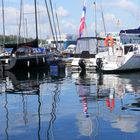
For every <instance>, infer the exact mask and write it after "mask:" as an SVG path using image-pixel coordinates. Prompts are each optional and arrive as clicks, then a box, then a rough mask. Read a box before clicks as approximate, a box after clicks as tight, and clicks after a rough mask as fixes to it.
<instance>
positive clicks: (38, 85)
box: [0, 70, 65, 140]
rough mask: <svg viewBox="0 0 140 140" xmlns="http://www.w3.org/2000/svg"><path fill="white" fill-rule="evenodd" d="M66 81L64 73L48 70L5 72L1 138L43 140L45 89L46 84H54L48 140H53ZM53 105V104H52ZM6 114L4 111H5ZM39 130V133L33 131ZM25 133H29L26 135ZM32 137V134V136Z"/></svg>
mask: <svg viewBox="0 0 140 140" xmlns="http://www.w3.org/2000/svg"><path fill="white" fill-rule="evenodd" d="M64 77H65V71H61V72H59V73H51V72H50V71H47V70H42V71H34V72H29V71H28V72H23V71H18V72H9V71H5V73H3V74H2V75H1V77H0V79H1V81H0V84H1V87H2V88H1V95H2V96H1V100H0V101H1V103H2V104H3V103H4V106H3V107H2V106H1V107H2V110H1V111H0V113H1V114H5V117H2V119H1V121H0V122H1V123H2V126H4V127H2V126H1V127H0V128H1V131H3V132H1V134H2V137H1V138H2V139H6V140H8V139H9V138H10V139H19V137H21V138H20V139H26V137H27V136H30V137H32V138H33V139H38V140H40V139H42V137H43V136H42V132H41V128H42V127H44V125H43V126H42V113H41V111H42V102H43V101H42V97H43V96H47V95H43V93H42V88H46V86H47V84H48V83H50V84H49V85H51V84H53V85H54V87H55V88H53V89H54V90H53V95H52V103H51V108H52V109H49V110H50V121H48V129H47V130H46V137H47V138H48V139H51V135H50V133H52V132H51V131H52V130H51V129H52V126H53V124H54V122H55V119H56V107H57V102H59V94H60V84H61V80H62V79H63V78H64ZM49 102H50V101H49ZM45 104H46V103H45ZM3 110H4V111H3ZM34 129H37V131H36V132H37V133H35V132H34V131H33V130H34ZM26 131H28V133H27V135H26ZM30 133H31V134H30Z"/></svg>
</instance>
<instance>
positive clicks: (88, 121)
mask: <svg viewBox="0 0 140 140" xmlns="http://www.w3.org/2000/svg"><path fill="white" fill-rule="evenodd" d="M139 111H140V73H139V72H134V73H127V74H102V73H95V72H93V73H88V72H87V73H86V74H82V73H80V72H77V73H73V72H71V69H70V68H69V67H66V69H65V70H63V71H57V69H54V70H52V71H47V70H41V71H31V72H23V71H21V72H20V71H19V72H5V73H1V75H0V124H1V125H0V140H19V139H20V140H108V139H111V140H118V139H123V140H131V139H134V140H139V137H140V133H139V132H140V121H139V118H140V113H139Z"/></svg>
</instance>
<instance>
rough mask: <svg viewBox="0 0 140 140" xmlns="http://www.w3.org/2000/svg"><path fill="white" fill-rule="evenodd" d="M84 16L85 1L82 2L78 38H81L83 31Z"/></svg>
mask: <svg viewBox="0 0 140 140" xmlns="http://www.w3.org/2000/svg"><path fill="white" fill-rule="evenodd" d="M85 16H86V1H84V6H83V11H82V16H81V20H80V28H79V37H81V36H82V34H83V30H84V28H85Z"/></svg>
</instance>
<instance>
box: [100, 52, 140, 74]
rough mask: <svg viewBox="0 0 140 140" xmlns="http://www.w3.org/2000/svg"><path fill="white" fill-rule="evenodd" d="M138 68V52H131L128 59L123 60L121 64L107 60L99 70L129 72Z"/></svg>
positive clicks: (139, 62) (139, 64) (139, 57)
mask: <svg viewBox="0 0 140 140" xmlns="http://www.w3.org/2000/svg"><path fill="white" fill-rule="evenodd" d="M138 70H140V54H133V55H132V56H131V57H130V58H129V59H126V60H124V63H123V64H116V62H108V63H107V64H103V67H102V68H101V70H100V71H102V72H106V73H118V72H126V71H127V72H131V71H138Z"/></svg>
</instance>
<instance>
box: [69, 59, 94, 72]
mask: <svg viewBox="0 0 140 140" xmlns="http://www.w3.org/2000/svg"><path fill="white" fill-rule="evenodd" d="M80 59H81V58H73V60H72V63H71V67H72V71H79V70H80V66H79V60H80ZM84 60H85V62H86V70H87V71H92V70H95V69H96V58H88V59H86V58H84Z"/></svg>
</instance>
